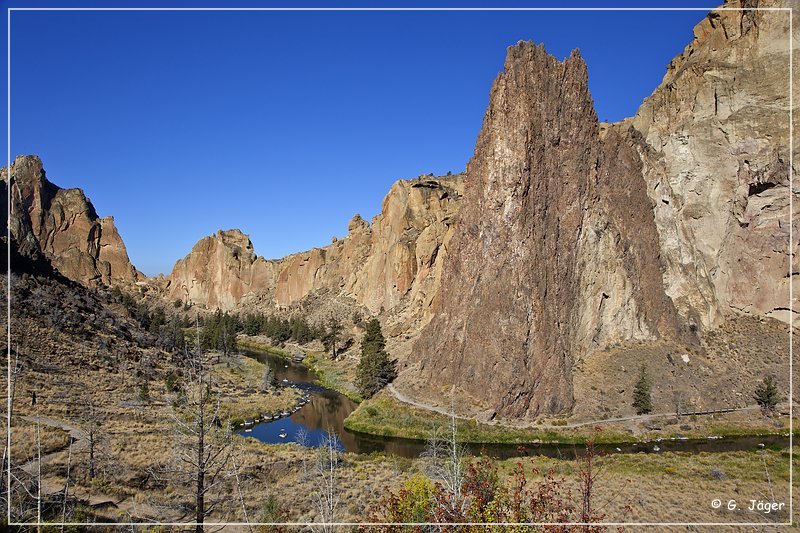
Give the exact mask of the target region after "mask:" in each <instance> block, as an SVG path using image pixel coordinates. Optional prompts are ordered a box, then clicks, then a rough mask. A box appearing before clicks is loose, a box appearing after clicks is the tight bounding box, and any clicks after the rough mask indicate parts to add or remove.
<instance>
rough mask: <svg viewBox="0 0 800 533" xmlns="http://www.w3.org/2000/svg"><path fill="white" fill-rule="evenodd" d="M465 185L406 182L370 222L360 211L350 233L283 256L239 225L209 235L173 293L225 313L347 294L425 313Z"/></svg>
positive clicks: (185, 263)
mask: <svg viewBox="0 0 800 533" xmlns="http://www.w3.org/2000/svg"><path fill="white" fill-rule="evenodd" d="M462 188H463V180H462V177H461V176H444V177H441V178H438V179H437V178H434V177H432V176H420V177H419V178H417V179H412V180H400V181H398V182H396V183H395V184H394V185H393V186H392V188H391V189H390V191H389V193H388V194H387V195H386V198H385V199H384V201H383V205H382V208H381V213H380V214H379V215H377V216H376V217H375V218H374V219H373V220H372V223H371V224H369V223H367V222H366V221H365V220H363V219H362V218H361V217H360V216H359V215H356V216H355V217H353V219H352V220H351V221H350V223H349V225H348V234H347V235H346V236H345V237H343V238H341V239H335V240H334V242H332V243H331V244H330V245H328V246H325V247H323V248H314V249H312V250H309V251H307V252H301V253H297V254H292V255H290V256H287V257H285V258H282V259H275V260H266V259H264V258H261V257H257V256H256V255H255V253H254V252H253V247H252V244H251V243H250V240H249V239H248V238H247V236H246V235H244V234H242V233H241V232H240V231H239V230H231V231H226V232H219V233H217V234H216V235H214V236H210V237H205V238H204V239H202V240H201V241H199V242H198V243H197V244H196V245H195V246H194V248H193V250H192V252H191V253H190V254H189V255H188V256H186V257H185V258H184V259H181V260H180V261H178V262H177V263H176V264H175V267H174V268H173V270H172V273H171V274H170V275H169V276H168V277H167V279H166V282H167V291H168V296H169V297H170V298H172V299H181V300H183V301H188V302H191V303H194V304H199V305H203V306H206V307H208V308H210V309H213V308H217V307H219V308H221V309H226V310H232V309H235V308H237V307H248V306H251V305H253V304H254V303H257V302H261V303H266V305H273V306H278V307H289V306H291V305H293V304H296V303H297V302H300V301H301V300H303V299H304V298H306V297H309V296H312V295H314V296H320V295H321V297H322V298H325V299H332V298H337V297H345V298H348V299H350V300H352V301H353V302H354V303H355V304H356V305H360V306H363V307H365V308H366V309H367V310H368V311H369V312H370V313H374V314H378V313H380V312H382V311H383V312H393V313H395V314H402V313H404V312H406V311H408V313H407V314H408V316H407V317H406V318H408V320H412V319H417V318H421V317H422V316H423V315H424V313H425V310H426V309H428V308H429V307H430V303H431V300H432V299H433V297H434V296H435V294H436V289H435V287H436V284H437V279H438V278H437V275H438V267H439V265H440V264H441V262H442V259H443V257H444V253H443V251H442V245H443V243H444V242H445V241H446V239H447V237H448V236H449V234H450V233H449V232H450V228H451V226H452V224H453V222H454V217H455V215H456V214H457V212H458V206H459V198H460V195H461V191H462Z"/></svg>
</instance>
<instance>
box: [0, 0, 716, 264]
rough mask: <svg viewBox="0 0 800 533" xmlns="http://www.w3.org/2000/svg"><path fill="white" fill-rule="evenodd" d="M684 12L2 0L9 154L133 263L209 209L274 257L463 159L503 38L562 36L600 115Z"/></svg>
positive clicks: (197, 228) (668, 39) (620, 110)
mask: <svg viewBox="0 0 800 533" xmlns="http://www.w3.org/2000/svg"><path fill="white" fill-rule="evenodd" d="M487 3H488V2H483V4H484V5H486V4H487ZM631 4H632V2H628V3H620V2H614V3H613V5H615V6H619V5H631ZM633 4H635V2H633ZM640 4H641V2H640ZM667 4H669V2H667ZM6 5H7V4H6ZM12 5H14V3H13V2H12ZM18 5H19V4H18ZM28 5H30V4H28ZM60 5H63V4H60ZM84 5H90V4H84ZM129 5H130V4H129ZM138 5H142V4H138ZM171 5H173V6H176V5H181V4H179V3H173V4H171ZM239 5H252V4H239ZM340 5H341V4H340ZM394 5H399V4H394ZM404 5H410V4H408V3H406V4H404ZM437 5H447V4H446V3H439V4H437ZM460 5H462V6H463V5H470V3H469V2H467V3H464V2H462V3H461V4H460ZM473 5H474V3H473ZM504 5H515V4H512V3H507V4H504ZM534 5H536V4H534ZM550 5H552V4H550ZM572 5H581V4H572ZM644 5H653V4H644ZM684 5H694V6H697V5H698V4H697V3H694V4H692V3H690V2H686V3H684ZM704 5H707V6H711V5H714V4H713V3H706V4H704ZM703 16H704V13H702V12H697V11H694V12H689V11H684V12H659V13H651V12H607V13H600V12H444V13H443V12H388V13H387V12H152V11H151V12H52V11H49V12H20V11H15V12H12V31H11V42H12V62H11V64H12V77H11V79H12V89H11V95H12V99H11V105H12V112H11V117H12V120H11V154H12V158H13V157H14V156H15V155H17V154H38V155H40V156H41V157H42V160H43V161H44V165H45V168H46V170H47V174H48V177H49V178H50V179H51V181H53V182H54V183H56V184H57V185H59V186H61V187H81V188H82V189H83V190H84V191H85V192H86V194H87V195H88V196H89V198H90V199H91V200H92V202H93V203H94V206H95V208H96V209H97V211H98V213H99V214H100V215H101V216H106V215H113V216H114V217H115V220H116V223H117V226H118V228H119V231H120V233H121V235H122V237H123V239H124V241H125V243H126V245H127V247H128V252H129V255H130V257H131V260H132V261H133V263H134V264H135V265H136V266H137V267H138V268H139V269H141V270H142V271H143V272H145V273H147V274H150V275H153V274H156V273H158V272H164V273H168V272H169V271H170V270H171V269H172V265H173V264H174V262H175V261H176V260H177V259H178V258H180V257H183V256H184V255H185V254H187V253H188V252H189V250H190V249H191V247H192V245H193V244H194V243H195V242H196V241H197V240H198V239H200V238H201V237H203V236H204V235H208V234H211V233H213V232H215V231H216V230H217V229H228V228H240V229H241V230H242V231H244V232H245V233H247V234H249V235H250V238H251V239H252V241H253V244H254V246H255V249H256V252H257V253H258V254H259V255H263V256H266V257H268V258H272V257H280V256H283V255H286V254H289V253H292V252H297V251H301V250H306V249H309V248H312V247H315V246H323V245H326V244H328V243H329V242H330V239H331V237H332V236H333V235H337V236H343V235H344V234H346V231H347V229H346V228H347V222H348V220H349V219H350V218H351V217H352V216H353V214H354V213H360V214H361V215H362V216H364V217H365V218H367V219H369V218H371V217H372V216H374V215H376V214H377V213H378V212H379V211H380V205H381V200H382V199H383V197H384V195H385V194H386V192H387V191H388V189H389V187H390V185H391V184H392V183H393V182H394V181H395V180H397V179H399V178H409V177H414V176H416V175H418V174H421V173H428V172H433V173H436V174H444V173H446V172H447V171H453V172H458V171H461V170H463V169H464V167H465V165H466V163H467V161H468V159H469V158H470V156H471V155H472V153H473V148H474V143H475V139H476V137H477V134H478V130H479V129H480V126H481V121H482V119H483V113H484V111H485V109H486V105H487V103H488V95H489V88H490V86H491V83H492V80H493V79H494V78H495V77H496V75H497V74H498V72H500V71H501V70H502V67H503V60H504V57H505V54H506V47H507V46H509V45H511V44H514V43H516V42H517V41H519V40H533V41H535V42H537V43H539V42H544V43H545V45H546V48H547V50H548V51H549V52H550V53H552V54H554V55H555V56H556V57H558V58H559V59H562V58H564V57H565V56H567V55H568V54H569V52H570V51H571V50H572V49H573V48H580V50H581V54H582V55H583V57H584V58H585V60H586V62H587V64H588V68H589V85H590V89H591V92H592V95H593V97H594V99H595V103H596V107H597V110H598V115H599V117H600V118H601V120H611V121H614V120H619V119H621V118H624V117H626V116H630V115H632V114H633V113H635V111H636V109H637V107H638V106H639V104H640V103H641V101H642V99H643V98H645V97H646V96H648V95H649V94H650V93H651V92H652V90H653V89H654V88H655V87H656V85H658V83H659V82H660V81H661V78H662V77H663V75H664V72H665V68H666V66H667V64H668V63H669V61H670V59H671V58H672V57H674V56H675V55H676V54H678V53H679V52H681V51H682V50H683V48H684V47H685V46H686V44H688V43H689V41H690V40H691V38H692V28H693V26H694V25H695V24H696V23H697V22H698V21H700V20H701V19H702V18H703ZM3 43H5V39H3ZM4 90H5V89H4Z"/></svg>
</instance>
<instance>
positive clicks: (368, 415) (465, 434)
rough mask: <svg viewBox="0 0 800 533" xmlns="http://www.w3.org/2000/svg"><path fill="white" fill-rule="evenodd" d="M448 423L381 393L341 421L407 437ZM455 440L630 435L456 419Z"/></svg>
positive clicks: (603, 439)
mask: <svg viewBox="0 0 800 533" xmlns="http://www.w3.org/2000/svg"><path fill="white" fill-rule="evenodd" d="M449 424H450V418H449V417H447V416H445V415H442V414H440V413H436V412H433V411H427V410H424V409H417V408H415V407H412V406H410V405H408V404H405V403H402V402H399V401H397V400H395V399H393V398H390V397H389V396H387V395H386V394H381V395H379V396H377V397H375V398H371V399H369V400H365V401H364V402H362V403H361V405H359V407H358V409H356V410H355V411H353V412H352V413H351V414H350V416H348V417H347V419H346V420H345V421H344V426H345V427H346V428H347V429H348V430H350V431H358V432H361V433H370V434H372V435H381V436H384V437H403V438H409V439H423V440H424V439H428V438H430V437H431V436H432V435H433V431H434V430H437V429H438V431H440V432H441V431H443V430H445V429H446V428H447V427H448V426H449ZM456 424H457V427H458V435H459V440H463V441H464V442H472V443H487V444H488V443H495V444H523V443H531V442H541V443H548V444H573V443H575V444H582V443H585V442H586V441H587V440H589V439H592V440H594V442H596V443H598V444H600V443H605V444H613V443H622V442H629V441H630V440H631V436H630V435H629V434H626V433H621V432H614V431H602V430H600V431H598V430H594V429H591V430H589V431H587V430H583V431H581V430H574V429H566V428H565V429H563V430H554V429H542V430H535V429H518V428H509V427H503V426H494V425H488V424H479V423H477V422H475V421H474V420H460V419H459V420H457V421H456Z"/></svg>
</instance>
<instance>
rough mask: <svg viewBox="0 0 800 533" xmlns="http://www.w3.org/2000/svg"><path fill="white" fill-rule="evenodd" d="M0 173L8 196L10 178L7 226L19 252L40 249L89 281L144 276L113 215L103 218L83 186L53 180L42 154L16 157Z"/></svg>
mask: <svg viewBox="0 0 800 533" xmlns="http://www.w3.org/2000/svg"><path fill="white" fill-rule="evenodd" d="M9 176H10V178H9ZM0 177H2V180H3V183H4V188H3V189H4V190H3V193H4V194H3V200H4V201H5V199H6V194H5V192H6V189H5V187H6V186H9V185H8V184H9V183H10V187H11V204H10V207H11V209H10V217H9V232H10V235H11V238H12V240H13V241H14V243H15V246H16V248H17V249H18V251H19V253H20V254H22V255H25V256H28V257H33V256H37V255H39V254H41V255H43V256H44V257H45V258H47V259H48V260H49V261H50V263H51V264H52V266H53V267H54V268H56V269H57V270H58V271H59V272H60V273H61V274H62V275H64V276H65V277H67V278H69V279H71V280H73V281H76V282H78V283H81V284H82V285H85V286H97V285H100V284H102V285H107V286H111V285H130V284H133V283H135V282H136V281H137V280H138V279H140V277H141V274H140V273H139V272H138V271H137V270H136V269H135V268H134V267H133V265H132V264H131V262H130V260H129V259H128V253H127V251H126V249H125V244H124V243H123V242H122V239H121V238H120V236H119V233H118V232H117V229H116V227H115V226H114V219H113V218H112V217H105V218H99V217H98V216H97V213H96V212H95V209H94V206H92V203H91V202H90V201H89V199H88V198H86V196H85V195H84V194H83V191H81V190H80V189H61V188H59V187H57V186H56V185H53V184H52V183H50V182H49V181H48V180H47V178H46V176H45V172H44V169H43V168H42V161H41V160H40V159H39V158H38V157H36V156H19V157H17V158H16V159H15V161H14V163H13V164H12V165H11V168H10V169H9V168H8V167H4V168H3V169H2V171H0ZM4 205H5V202H4ZM12 269H13V264H12Z"/></svg>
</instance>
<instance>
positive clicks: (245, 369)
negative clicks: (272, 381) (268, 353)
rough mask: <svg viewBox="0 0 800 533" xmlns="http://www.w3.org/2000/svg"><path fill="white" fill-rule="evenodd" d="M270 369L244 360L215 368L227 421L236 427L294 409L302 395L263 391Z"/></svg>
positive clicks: (224, 415)
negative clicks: (264, 375) (262, 385)
mask: <svg viewBox="0 0 800 533" xmlns="http://www.w3.org/2000/svg"><path fill="white" fill-rule="evenodd" d="M265 368H266V366H265V365H264V364H263V363H259V362H258V361H256V360H255V359H251V358H249V357H241V358H239V360H238V361H237V362H236V363H235V364H233V365H230V366H228V365H227V364H225V363H218V364H216V365H214V368H213V374H214V377H215V381H216V382H217V384H218V386H219V388H220V392H221V396H222V401H221V402H220V412H221V414H222V416H223V418H228V417H229V418H230V420H231V422H233V424H234V425H241V424H242V423H243V422H244V420H248V419H249V420H253V419H255V418H260V417H261V415H262V414H263V413H274V412H275V411H283V410H287V409H290V408H291V407H293V406H294V405H295V404H296V403H297V402H298V401H299V400H300V397H301V392H300V391H298V390H297V389H291V388H282V387H279V388H275V389H273V390H268V391H261V379H262V376H263V374H264V369H265Z"/></svg>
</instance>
